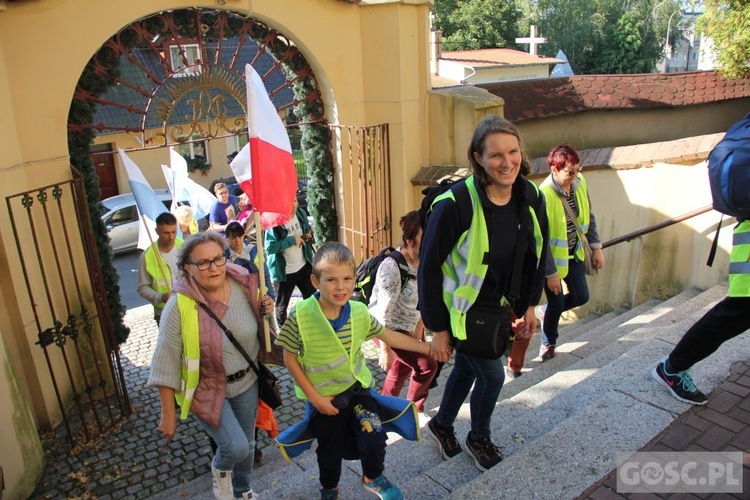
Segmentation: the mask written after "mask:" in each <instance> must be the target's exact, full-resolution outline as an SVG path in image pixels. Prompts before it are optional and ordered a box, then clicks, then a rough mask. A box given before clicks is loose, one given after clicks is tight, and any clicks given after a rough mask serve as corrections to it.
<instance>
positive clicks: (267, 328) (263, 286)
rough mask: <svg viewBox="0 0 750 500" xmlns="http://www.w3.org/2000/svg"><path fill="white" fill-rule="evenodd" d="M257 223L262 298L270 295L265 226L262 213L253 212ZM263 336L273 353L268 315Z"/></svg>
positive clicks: (256, 238) (256, 243)
mask: <svg viewBox="0 0 750 500" xmlns="http://www.w3.org/2000/svg"><path fill="white" fill-rule="evenodd" d="M253 220H254V222H255V248H257V249H258V280H259V281H260V283H259V288H260V294H261V297H263V296H264V295H266V294H267V293H268V290H266V253H265V249H264V248H263V226H262V225H261V223H260V211H258V210H253ZM263 334H264V335H265V337H266V352H271V331H270V326H269V324H268V315H267V314H266V315H264V316H263Z"/></svg>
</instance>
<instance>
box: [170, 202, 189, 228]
mask: <svg viewBox="0 0 750 500" xmlns="http://www.w3.org/2000/svg"><path fill="white" fill-rule="evenodd" d="M173 213H174V216H175V218H176V219H177V222H179V223H180V224H182V225H183V226H189V225H190V223H191V222H192V221H193V209H192V208H191V207H190V206H189V205H180V206H179V207H177V208H175V209H174V210H173Z"/></svg>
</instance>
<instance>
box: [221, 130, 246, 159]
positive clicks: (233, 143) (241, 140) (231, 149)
mask: <svg viewBox="0 0 750 500" xmlns="http://www.w3.org/2000/svg"><path fill="white" fill-rule="evenodd" d="M248 142H249V139H248V137H247V134H240V135H233V136H231V137H227V138H226V146H227V155H232V154H233V153H238V152H239V151H240V149H242V148H244V147H245V144H247V143H248Z"/></svg>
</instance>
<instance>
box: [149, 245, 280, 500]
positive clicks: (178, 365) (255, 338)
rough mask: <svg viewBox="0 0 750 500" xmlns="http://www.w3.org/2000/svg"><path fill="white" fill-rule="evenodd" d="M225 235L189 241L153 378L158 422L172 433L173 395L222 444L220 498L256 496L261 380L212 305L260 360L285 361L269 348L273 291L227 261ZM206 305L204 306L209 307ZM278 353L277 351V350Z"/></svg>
mask: <svg viewBox="0 0 750 500" xmlns="http://www.w3.org/2000/svg"><path fill="white" fill-rule="evenodd" d="M225 246H226V242H225V240H224V238H223V237H222V236H221V235H219V234H217V233H213V232H212V233H199V234H195V235H193V236H190V237H189V238H188V239H187V240H186V241H185V243H184V245H183V247H182V250H181V253H180V255H179V257H178V260H177V266H178V268H179V269H180V271H181V275H180V277H179V279H178V280H177V281H176V282H175V286H174V292H175V293H173V294H172V296H171V297H170V298H169V301H168V302H167V304H166V305H165V307H164V312H163V313H162V320H161V323H160V326H159V337H158V340H157V344H156V349H155V351H154V356H153V359H152V361H151V371H150V374H149V379H148V385H149V386H156V387H158V389H159V397H160V399H161V421H160V422H159V430H160V431H161V432H162V433H164V435H165V436H166V437H167V443H169V441H170V440H171V439H172V438H173V437H174V435H175V431H176V428H177V419H176V415H175V404H174V401H175V399H176V400H177V403H178V404H179V406H180V418H181V419H183V420H184V419H186V418H187V417H188V414H189V413H193V414H194V415H195V416H196V417H198V419H199V421H200V422H201V423H202V424H203V427H204V428H205V430H206V433H207V434H208V435H209V436H210V437H211V438H212V439H213V440H214V441H215V442H216V444H217V445H218V449H217V450H216V454H215V456H214V458H213V460H212V462H211V471H212V475H213V493H214V497H215V498H217V499H227V500H232V499H234V498H255V497H254V496H253V491H252V489H251V487H250V482H251V479H252V472H253V459H254V456H253V455H254V454H253V450H254V447H255V434H254V430H253V429H254V427H255V420H256V414H257V410H258V384H257V383H256V382H257V378H256V375H255V372H254V371H253V369H252V368H250V366H249V365H248V362H247V361H246V358H245V357H244V355H243V354H242V353H241V352H240V351H239V350H238V349H237V348H235V346H234V345H233V344H232V343H231V341H230V340H229V338H228V336H227V335H226V334H225V332H224V330H223V329H222V327H221V326H220V325H219V323H218V321H216V320H215V319H214V318H212V317H211V315H210V314H209V313H208V311H206V309H205V308H207V309H209V310H210V311H211V312H212V313H213V314H214V315H215V316H216V317H217V318H218V319H219V320H220V321H221V322H222V323H223V324H224V325H225V326H226V328H227V330H229V331H231V332H232V334H233V336H234V337H235V338H236V340H237V341H238V342H239V344H240V345H241V346H242V347H243V349H244V350H245V351H246V352H247V353H248V354H249V356H250V358H251V359H252V360H253V361H254V362H255V363H257V361H258V360H260V361H262V362H274V363H277V364H279V363H280V362H281V361H282V356H281V351H280V350H279V349H278V348H276V350H275V351H274V353H272V354H269V353H267V352H266V349H265V339H264V335H263V329H262V324H263V320H262V314H270V313H271V312H273V301H272V300H271V298H270V297H268V296H267V295H265V296H263V297H262V300H259V298H258V297H259V294H258V275H257V274H251V273H249V272H248V271H247V270H246V269H244V268H242V267H240V266H236V265H234V264H232V263H228V262H227V258H226V256H225V255H224V250H225ZM204 306H205V308H204ZM273 354H275V357H274V356H273Z"/></svg>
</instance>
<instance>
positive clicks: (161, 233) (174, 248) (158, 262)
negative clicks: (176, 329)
mask: <svg viewBox="0 0 750 500" xmlns="http://www.w3.org/2000/svg"><path fill="white" fill-rule="evenodd" d="M156 235H157V239H156V241H155V242H154V243H152V244H151V246H150V247H148V249H147V250H146V251H145V252H143V253H142V254H141V258H140V259H139V260H138V295H140V296H141V297H143V298H144V299H146V300H148V301H149V302H151V304H153V306H154V319H155V320H156V324H157V325H158V324H159V319H160V318H161V311H162V309H164V304H166V303H167V300H169V296H170V295H171V293H172V283H173V282H174V280H175V279H176V278H177V276H178V274H179V271H178V270H177V254H178V253H179V249H180V247H181V246H182V238H178V237H177V219H176V218H175V216H174V215H172V214H171V213H169V212H164V213H162V214H160V215H159V216H158V217H157V218H156ZM157 250H158V251H157Z"/></svg>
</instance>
